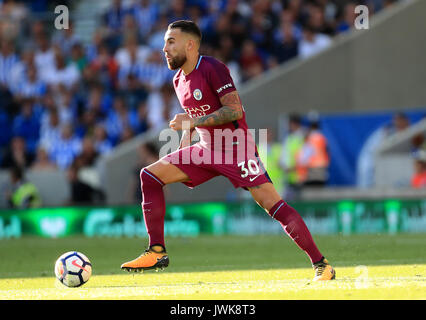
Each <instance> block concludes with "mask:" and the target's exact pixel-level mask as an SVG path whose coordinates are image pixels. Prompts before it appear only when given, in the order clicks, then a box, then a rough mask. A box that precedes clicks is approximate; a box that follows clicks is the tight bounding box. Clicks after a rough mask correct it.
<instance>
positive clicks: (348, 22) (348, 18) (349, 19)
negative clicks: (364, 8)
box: [336, 1, 357, 33]
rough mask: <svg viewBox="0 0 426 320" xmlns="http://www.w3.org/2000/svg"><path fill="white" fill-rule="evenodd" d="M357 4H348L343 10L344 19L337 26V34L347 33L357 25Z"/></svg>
mask: <svg viewBox="0 0 426 320" xmlns="http://www.w3.org/2000/svg"><path fill="white" fill-rule="evenodd" d="M356 6H357V4H356V2H354V1H351V2H348V3H347V4H346V5H345V7H344V10H343V17H342V19H341V21H340V22H339V23H338V25H337V28H336V29H337V30H336V31H337V32H340V33H341V32H347V31H349V30H350V29H351V28H353V27H354V25H355V19H356V16H357V15H356V12H355V8H356Z"/></svg>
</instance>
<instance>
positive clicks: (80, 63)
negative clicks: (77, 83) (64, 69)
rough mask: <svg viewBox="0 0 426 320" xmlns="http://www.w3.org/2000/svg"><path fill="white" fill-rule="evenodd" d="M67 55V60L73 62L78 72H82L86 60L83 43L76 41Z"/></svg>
mask: <svg viewBox="0 0 426 320" xmlns="http://www.w3.org/2000/svg"><path fill="white" fill-rule="evenodd" d="M69 57H70V59H69V62H71V63H74V64H75V66H76V67H77V69H78V71H79V74H82V73H83V71H84V69H85V68H86V66H87V64H88V62H87V58H86V54H85V52H84V48H83V45H82V44H81V43H80V42H76V43H74V44H73V45H72V47H71V50H70V54H69Z"/></svg>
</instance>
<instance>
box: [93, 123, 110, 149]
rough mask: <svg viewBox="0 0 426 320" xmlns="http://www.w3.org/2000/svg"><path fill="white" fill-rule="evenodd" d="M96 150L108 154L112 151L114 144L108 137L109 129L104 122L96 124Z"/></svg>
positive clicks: (94, 134) (94, 133)
mask: <svg viewBox="0 0 426 320" xmlns="http://www.w3.org/2000/svg"><path fill="white" fill-rule="evenodd" d="M93 136H94V143H95V150H96V152H97V153H99V155H106V154H108V153H110V152H111V150H112V148H113V145H112V143H111V141H110V140H109V139H108V135H107V131H106V129H105V127H104V126H103V125H102V124H97V125H96V126H95V129H94V132H93Z"/></svg>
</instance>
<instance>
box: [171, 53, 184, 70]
mask: <svg viewBox="0 0 426 320" xmlns="http://www.w3.org/2000/svg"><path fill="white" fill-rule="evenodd" d="M185 62H186V56H185V55H177V56H176V57H174V58H171V59H170V60H167V64H168V65H169V69H171V70H176V69H179V68H180V67H182V66H183V65H184V64H185Z"/></svg>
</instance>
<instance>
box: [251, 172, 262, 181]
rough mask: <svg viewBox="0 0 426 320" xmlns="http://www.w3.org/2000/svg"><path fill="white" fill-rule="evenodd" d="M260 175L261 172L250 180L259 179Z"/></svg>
mask: <svg viewBox="0 0 426 320" xmlns="http://www.w3.org/2000/svg"><path fill="white" fill-rule="evenodd" d="M259 176H260V174H258V175H257V176H255V177H254V178H249V180H250V182H252V181H254V180H255V179H257V178H258V177H259Z"/></svg>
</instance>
